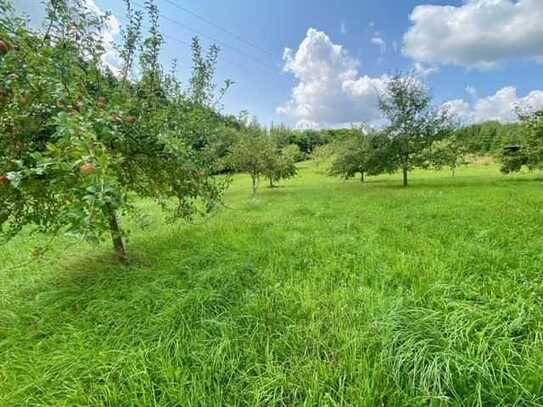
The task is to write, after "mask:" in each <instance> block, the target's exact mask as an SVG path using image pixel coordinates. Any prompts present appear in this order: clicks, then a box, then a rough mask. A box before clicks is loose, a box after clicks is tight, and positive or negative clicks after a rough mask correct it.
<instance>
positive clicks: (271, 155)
mask: <svg viewBox="0 0 543 407" xmlns="http://www.w3.org/2000/svg"><path fill="white" fill-rule="evenodd" d="M263 153H265V154H266V157H265V158H264V161H265V169H264V176H265V177H266V178H267V179H268V181H269V183H270V188H273V187H274V186H275V185H274V182H279V181H281V180H285V179H289V178H292V177H294V176H295V175H296V174H297V173H298V169H297V168H296V162H297V160H298V158H299V156H300V148H299V147H298V146H297V145H295V144H292V145H289V146H287V147H285V148H283V149H282V150H279V148H278V147H277V146H274V145H273V142H272V145H268V147H267V148H266V149H264V150H263Z"/></svg>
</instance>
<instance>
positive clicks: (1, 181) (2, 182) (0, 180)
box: [0, 175, 9, 185]
mask: <svg viewBox="0 0 543 407" xmlns="http://www.w3.org/2000/svg"><path fill="white" fill-rule="evenodd" d="M7 184H9V178H8V177H6V176H5V175H2V176H1V177H0V185H7Z"/></svg>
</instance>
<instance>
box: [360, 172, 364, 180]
mask: <svg viewBox="0 0 543 407" xmlns="http://www.w3.org/2000/svg"><path fill="white" fill-rule="evenodd" d="M360 182H364V171H361V172H360Z"/></svg>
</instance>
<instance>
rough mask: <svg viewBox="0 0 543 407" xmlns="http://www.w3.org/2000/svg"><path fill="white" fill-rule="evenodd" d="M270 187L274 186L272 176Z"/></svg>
mask: <svg viewBox="0 0 543 407" xmlns="http://www.w3.org/2000/svg"><path fill="white" fill-rule="evenodd" d="M270 188H273V178H271V177H270Z"/></svg>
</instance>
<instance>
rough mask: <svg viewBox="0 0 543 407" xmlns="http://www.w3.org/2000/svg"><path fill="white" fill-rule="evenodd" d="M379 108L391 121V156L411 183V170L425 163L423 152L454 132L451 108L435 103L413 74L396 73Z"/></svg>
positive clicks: (380, 98) (384, 92)
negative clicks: (433, 104) (446, 109)
mask: <svg viewBox="0 0 543 407" xmlns="http://www.w3.org/2000/svg"><path fill="white" fill-rule="evenodd" d="M379 108H380V110H381V112H382V113H383V115H384V117H385V118H386V119H387V121H388V125H387V127H386V128H385V130H384V131H385V133H386V134H387V136H388V137H389V138H390V140H391V143H390V150H389V155H388V160H389V161H390V162H391V163H393V165H394V166H395V167H396V168H397V169H400V170H401V171H402V174H403V185H404V186H407V184H408V173H409V171H411V170H412V169H413V168H415V167H417V166H420V165H421V161H422V156H421V153H422V152H423V151H424V150H425V149H427V148H429V147H430V146H431V145H432V143H433V142H434V141H436V140H440V139H442V138H444V137H445V136H447V135H448V134H449V133H451V132H452V130H453V124H452V122H451V120H450V118H449V115H448V112H447V111H445V110H443V109H441V110H440V109H436V108H434V107H433V106H432V98H431V96H430V94H429V92H428V90H427V89H426V87H425V86H424V84H423V83H422V82H421V81H420V80H419V79H418V78H416V77H415V76H412V75H405V76H404V75H401V74H398V75H395V76H394V77H392V78H391V79H390V80H389V81H388V83H387V86H386V88H385V90H384V91H383V93H382V94H381V95H380V97H379Z"/></svg>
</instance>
